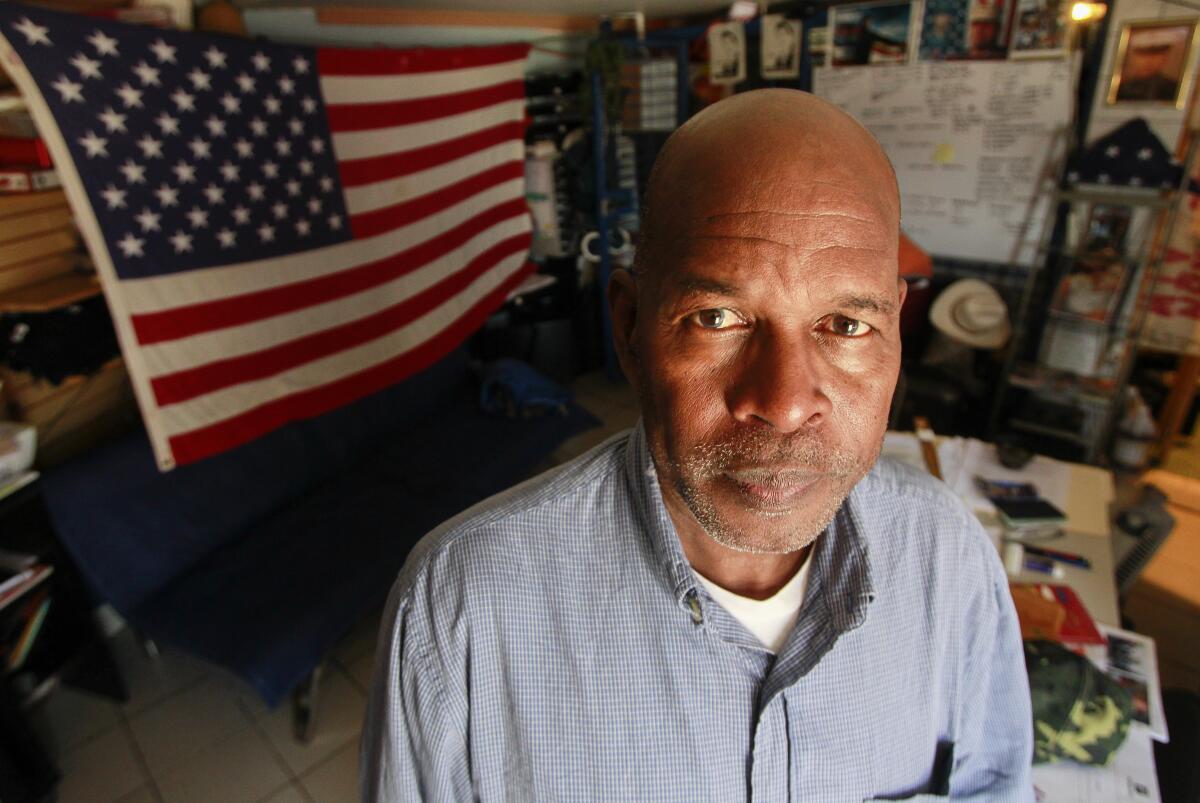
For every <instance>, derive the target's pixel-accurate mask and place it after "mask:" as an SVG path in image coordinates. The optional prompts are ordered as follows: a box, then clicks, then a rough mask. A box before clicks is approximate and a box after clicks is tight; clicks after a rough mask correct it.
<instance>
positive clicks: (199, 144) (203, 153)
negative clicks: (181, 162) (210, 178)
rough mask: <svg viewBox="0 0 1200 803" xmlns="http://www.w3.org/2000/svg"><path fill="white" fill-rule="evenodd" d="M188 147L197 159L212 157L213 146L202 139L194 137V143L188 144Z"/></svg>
mask: <svg viewBox="0 0 1200 803" xmlns="http://www.w3.org/2000/svg"><path fill="white" fill-rule="evenodd" d="M188 147H189V148H191V149H192V155H193V156H195V157H196V158H197V159H207V158H209V157H210V156H212V146H211V145H209V144H208V143H207V142H205V141H204V140H202V139H200V137H192V141H191V142H189V143H188Z"/></svg>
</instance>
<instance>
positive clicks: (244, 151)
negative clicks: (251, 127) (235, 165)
mask: <svg viewBox="0 0 1200 803" xmlns="http://www.w3.org/2000/svg"><path fill="white" fill-rule="evenodd" d="M233 147H234V148H235V149H237V153H238V156H240V157H242V158H243V159H249V158H250V157H251V156H252V155H253V154H254V146H253V145H251V144H250V142H249V140H247V139H245V138H242V139H239V140H238V141H237V142H235V143H233Z"/></svg>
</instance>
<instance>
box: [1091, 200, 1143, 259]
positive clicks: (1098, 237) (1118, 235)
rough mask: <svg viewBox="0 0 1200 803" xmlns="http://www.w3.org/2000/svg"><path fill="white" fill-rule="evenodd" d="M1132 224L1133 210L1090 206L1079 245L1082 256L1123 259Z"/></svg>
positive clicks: (1110, 205) (1105, 205)
mask: <svg viewBox="0 0 1200 803" xmlns="http://www.w3.org/2000/svg"><path fill="white" fill-rule="evenodd" d="M1132 222H1133V208H1132V207H1128V206H1122V205H1120V204H1092V207H1091V209H1090V210H1089V211H1088V220H1087V226H1086V227H1085V228H1084V231H1083V239H1082V241H1081V242H1080V244H1079V253H1080V254H1082V255H1085V256H1087V255H1105V256H1111V257H1123V256H1125V253H1126V248H1125V244H1126V240H1127V239H1128V238H1129V227H1130V224H1131V223H1132Z"/></svg>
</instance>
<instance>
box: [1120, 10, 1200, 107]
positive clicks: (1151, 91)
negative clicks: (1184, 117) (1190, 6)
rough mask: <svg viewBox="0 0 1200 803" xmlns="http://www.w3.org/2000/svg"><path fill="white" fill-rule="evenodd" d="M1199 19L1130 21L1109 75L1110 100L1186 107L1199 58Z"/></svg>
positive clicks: (1121, 102)
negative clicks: (1197, 30) (1197, 40)
mask: <svg viewBox="0 0 1200 803" xmlns="http://www.w3.org/2000/svg"><path fill="white" fill-rule="evenodd" d="M1195 39H1196V20H1194V19H1184V20H1149V21H1146V22H1129V23H1126V25H1125V27H1124V28H1123V29H1122V30H1121V42H1120V45H1119V47H1118V48H1117V57H1116V59H1115V60H1114V62H1113V71H1112V76H1111V77H1110V78H1109V88H1108V103H1109V105H1110V106H1112V105H1118V104H1119V105H1126V104H1146V105H1155V106H1174V107H1175V108H1178V109H1182V108H1183V105H1184V103H1185V102H1186V100H1187V97H1188V83H1189V78H1190V76H1191V74H1192V73H1193V72H1194V66H1195V61H1196V47H1195Z"/></svg>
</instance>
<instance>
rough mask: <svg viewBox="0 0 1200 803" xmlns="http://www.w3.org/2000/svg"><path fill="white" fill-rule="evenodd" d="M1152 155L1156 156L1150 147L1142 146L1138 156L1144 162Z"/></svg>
mask: <svg viewBox="0 0 1200 803" xmlns="http://www.w3.org/2000/svg"><path fill="white" fill-rule="evenodd" d="M1152 156H1154V151H1152V150H1150V149H1149V148H1142V149H1141V150H1140V151H1138V158H1139V159H1141V160H1142V161H1143V162H1145V161H1147V160H1148V159H1150V157H1152Z"/></svg>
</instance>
